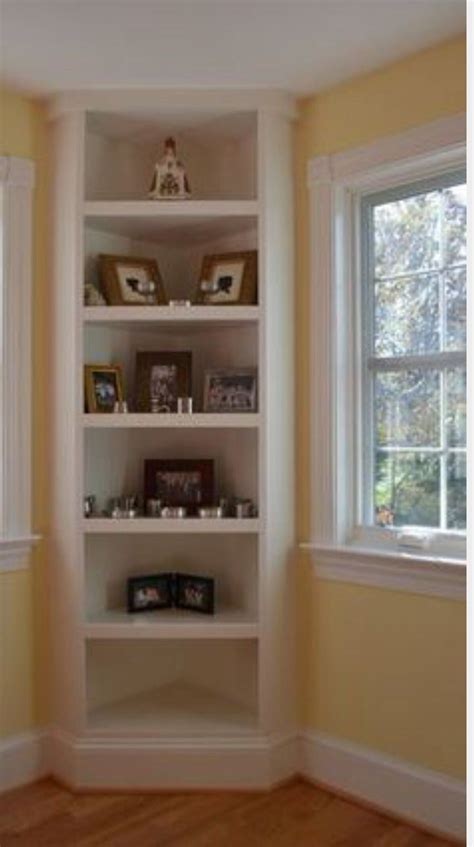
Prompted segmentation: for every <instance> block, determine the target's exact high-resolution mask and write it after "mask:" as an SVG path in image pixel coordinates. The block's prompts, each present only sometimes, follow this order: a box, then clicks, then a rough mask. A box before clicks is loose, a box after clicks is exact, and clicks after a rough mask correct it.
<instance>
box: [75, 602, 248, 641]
mask: <svg viewBox="0 0 474 847" xmlns="http://www.w3.org/2000/svg"><path fill="white" fill-rule="evenodd" d="M83 633H84V636H85V638H88V639H93V638H120V639H134V638H150V639H151V638H163V639H166V638H171V639H180V638H192V639H197V638H206V639H209V638H216V639H217V638H218V639H223V638H238V639H256V638H258V624H257V622H256V620H255V616H253V615H250V614H248V613H245V612H242V611H239V610H238V609H222V610H219V611H218V612H216V613H215V614H214V615H202V614H198V613H196V612H190V611H186V610H184V609H160V610H157V611H154V612H140V613H139V614H137V613H135V614H128V613H127V612H126V611H125V610H123V609H114V610H110V611H107V612H102V613H100V614H96V615H91V616H90V618H89V620H88V621H87V622H86V623H85V624H84V627H83Z"/></svg>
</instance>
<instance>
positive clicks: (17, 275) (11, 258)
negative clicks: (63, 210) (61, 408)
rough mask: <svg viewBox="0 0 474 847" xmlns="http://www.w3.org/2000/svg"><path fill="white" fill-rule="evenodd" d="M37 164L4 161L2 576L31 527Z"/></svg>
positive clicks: (27, 541) (21, 563)
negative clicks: (34, 234) (32, 340)
mask: <svg viewBox="0 0 474 847" xmlns="http://www.w3.org/2000/svg"><path fill="white" fill-rule="evenodd" d="M34 180H35V168H34V164H33V162H31V161H29V160H27V159H19V158H15V157H11V156H2V157H0V187H1V189H2V232H1V238H2V250H1V261H2V267H1V274H2V280H3V284H2V288H1V302H0V319H1V321H2V326H1V336H2V357H3V362H2V376H3V381H2V384H1V390H0V437H1V453H2V455H1V462H2V472H1V477H0V483H1V485H0V527H1V529H0V572H1V571H10V570H20V569H22V568H25V567H27V566H28V564H29V558H30V557H29V554H30V551H31V548H32V546H33V544H35V543H36V541H38V536H36V535H34V534H33V533H32V528H31V455H32V451H31V311H32V309H31V297H32V292H31V287H32V282H31V279H32V202H33V189H34Z"/></svg>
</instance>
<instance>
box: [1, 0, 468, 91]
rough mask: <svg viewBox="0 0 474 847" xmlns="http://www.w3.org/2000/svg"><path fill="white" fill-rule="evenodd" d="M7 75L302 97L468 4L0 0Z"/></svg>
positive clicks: (418, 38)
mask: <svg viewBox="0 0 474 847" xmlns="http://www.w3.org/2000/svg"><path fill="white" fill-rule="evenodd" d="M0 2H1V6H0V20H1V43H0V47H1V51H0V54H1V68H2V76H3V78H4V79H5V80H6V81H7V82H8V83H10V84H13V85H15V86H16V87H19V88H22V89H27V90H29V91H31V92H33V93H47V92H53V91H65V90H71V89H84V88H111V87H112V88H117V87H124V88H125V87H126V88H134V87H141V88H148V87H156V86H159V87H175V86H179V87H212V88H216V87H234V88H235V87H237V88H238V87H240V88H246V87H249V86H250V87H253V88H279V89H285V90H288V91H291V92H293V93H296V94H307V93H311V92H313V91H317V90H320V89H322V88H325V87H327V86H330V85H334V84H335V83H337V82H340V81H341V80H343V79H346V78H348V77H351V76H354V75H356V74H360V73H363V72H365V71H369V70H371V69H373V68H375V67H378V66H380V65H382V64H386V63H388V62H391V61H393V60H396V59H398V58H400V57H402V56H405V55H408V54H409V53H412V52H414V51H416V50H419V49H420V48H423V47H428V46H430V45H432V44H435V43H437V42H439V41H442V40H444V39H446V38H449V37H451V36H453V35H456V34H458V33H462V32H463V31H464V29H465V2H464V0H324V2H323V0H252V2H250V0H217V1H216V0H214V1H213V2H212V1H211V0H167V2H163V0H0Z"/></svg>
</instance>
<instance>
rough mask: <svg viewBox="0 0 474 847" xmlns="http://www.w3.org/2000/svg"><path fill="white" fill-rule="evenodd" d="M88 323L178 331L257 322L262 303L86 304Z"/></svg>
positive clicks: (84, 315) (85, 315)
mask: <svg viewBox="0 0 474 847" xmlns="http://www.w3.org/2000/svg"><path fill="white" fill-rule="evenodd" d="M82 316H83V320H84V323H86V324H103V325H106V326H117V327H120V328H122V327H127V328H133V327H136V326H139V325H140V324H146V325H147V326H148V325H150V324H156V325H159V326H160V328H165V327H169V328H170V329H171V330H172V331H173V332H175V331H176V330H179V329H180V330H183V329H185V330H189V329H193V328H195V329H205V330H207V329H209V328H210V327H229V326H239V325H242V324H254V323H257V322H258V320H259V317H260V310H259V307H258V306H85V307H84V308H83V310H82Z"/></svg>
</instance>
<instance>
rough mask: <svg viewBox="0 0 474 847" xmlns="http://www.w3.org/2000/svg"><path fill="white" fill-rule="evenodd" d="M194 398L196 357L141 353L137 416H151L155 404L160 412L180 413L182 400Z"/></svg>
mask: <svg viewBox="0 0 474 847" xmlns="http://www.w3.org/2000/svg"><path fill="white" fill-rule="evenodd" d="M191 394H192V354H191V353H188V352H174V351H173V352H167V351H157V352H156V353H152V352H143V353H142V352H139V353H137V357H136V367H135V395H136V410H137V412H150V411H151V407H152V400H153V401H154V402H156V403H157V406H158V411H159V412H176V411H177V408H178V397H190V396H191Z"/></svg>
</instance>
